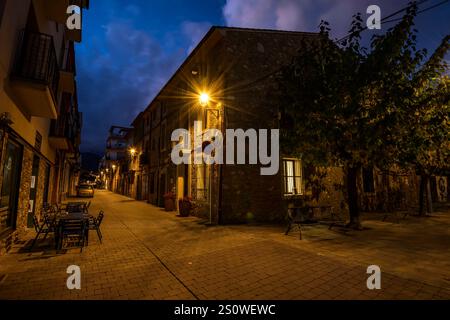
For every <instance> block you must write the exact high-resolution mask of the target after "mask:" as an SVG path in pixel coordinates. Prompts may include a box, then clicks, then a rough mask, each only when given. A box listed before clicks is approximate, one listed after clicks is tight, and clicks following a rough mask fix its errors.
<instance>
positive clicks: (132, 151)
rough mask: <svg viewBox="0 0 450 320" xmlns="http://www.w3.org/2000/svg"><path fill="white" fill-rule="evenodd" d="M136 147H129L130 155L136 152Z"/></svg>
mask: <svg viewBox="0 0 450 320" xmlns="http://www.w3.org/2000/svg"><path fill="white" fill-rule="evenodd" d="M136 152H137V151H136V149H134V148H131V149H130V154H131V155H132V156H134V155H135V154H136Z"/></svg>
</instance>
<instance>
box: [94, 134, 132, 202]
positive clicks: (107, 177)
mask: <svg viewBox="0 0 450 320" xmlns="http://www.w3.org/2000/svg"><path fill="white" fill-rule="evenodd" d="M132 144H133V129H132V128H127V127H120V126H112V127H111V128H110V130H109V135H108V138H107V141H106V151H105V156H104V158H103V159H102V161H101V162H100V168H99V169H100V175H101V178H102V180H103V185H104V186H105V188H106V189H107V190H110V191H113V192H116V193H120V194H123V195H127V196H130V197H131V196H133V195H134V194H133V184H134V181H130V179H129V177H130V176H131V168H130V164H129V160H130V157H129V151H130V150H129V149H130V146H131V145H132ZM133 180H134V178H133ZM131 182H133V183H131Z"/></svg>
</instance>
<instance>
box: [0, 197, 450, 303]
mask: <svg viewBox="0 0 450 320" xmlns="http://www.w3.org/2000/svg"><path fill="white" fill-rule="evenodd" d="M100 209H102V210H104V211H105V219H104V222H103V225H102V233H103V244H100V243H99V242H98V239H97V235H96V234H95V232H92V233H91V235H90V243H89V247H87V248H85V249H84V250H83V252H82V253H80V250H70V251H68V252H67V253H66V254H57V253H56V252H55V251H51V250H47V249H45V248H46V247H45V246H44V245H45V244H44V243H43V244H41V245H42V246H41V247H39V248H38V249H36V250H34V251H33V253H29V252H27V251H26V250H25V249H24V246H25V244H26V243H28V242H29V240H30V239H32V237H33V236H34V233H33V232H30V234H29V237H28V238H27V239H21V240H23V242H24V243H21V244H18V245H16V246H15V247H14V248H13V250H12V252H10V253H9V254H8V255H6V256H2V257H0V279H1V278H2V277H1V275H5V276H6V277H3V280H1V282H0V299H42V300H48V299H58V300H60V299H64V300H65V299H68V300H71V299H77V300H78V299H93V300H98V299H119V300H122V299H166V300H167V299H170V300H178V299H183V300H190V299H243V300H252V299H270V300H278V299H283V300H284V299H338V300H341V299H343V300H346V299H450V290H448V288H447V287H446V286H445V285H440V283H439V282H437V283H435V282H433V281H428V279H427V278H426V277H424V278H423V279H421V278H419V279H417V278H415V280H411V277H410V276H409V274H407V273H406V275H407V276H405V277H403V276H401V275H402V273H401V272H398V271H399V270H396V268H395V265H393V267H392V268H391V269H392V270H389V269H387V270H386V269H382V271H383V273H382V289H381V290H375V291H370V290H368V289H367V287H366V281H367V277H368V275H367V274H366V269H367V267H368V266H369V264H367V263H370V262H369V261H360V260H358V259H351V258H350V257H348V256H349V254H348V251H349V250H347V251H346V250H344V249H345V248H348V243H347V247H344V246H343V244H342V243H343V242H342V241H337V242H336V241H335V240H336V239H335V240H334V242H333V240H331V241H314V239H315V238H314V237H316V238H317V237H318V236H317V235H315V234H314V232H313V231H312V232H310V233H308V232H309V231H307V233H306V238H307V240H305V241H299V240H298V239H297V238H296V237H295V236H289V237H285V236H283V235H282V229H281V228H275V227H269V228H265V227H258V226H251V227H247V226H242V227H239V226H224V227H206V226H205V225H204V224H203V223H202V221H201V220H199V219H197V218H193V217H190V218H178V217H176V216H175V214H174V213H167V212H164V211H162V210H161V209H159V208H155V207H153V206H151V205H148V204H146V203H143V202H138V201H134V200H131V199H129V198H126V197H123V196H119V195H116V194H113V193H110V192H106V191H98V192H97V193H96V197H95V199H94V200H93V203H92V205H91V212H92V213H94V212H98V211H99V210H100ZM308 235H309V236H308ZM308 237H309V238H310V239H312V240H313V241H310V240H308ZM339 239H340V238H339ZM316 240H317V239H316ZM373 241H375V240H373ZM328 242H330V243H328ZM336 243H338V244H339V246H337V245H336ZM356 247H357V248H358V250H359V247H358V246H356ZM334 250H336V252H337V254H333V251H334ZM344 253H345V254H344ZM363 258H364V259H362V260H370V257H366V256H363ZM442 259H444V260H445V259H448V252H442ZM366 262H367V263H366ZM444 262H445V261H444ZM447 262H448V260H447ZM445 263H446V262H445ZM70 265H78V266H80V268H81V282H82V283H81V285H82V288H81V290H73V291H71V290H68V289H67V287H66V280H67V277H68V276H69V275H68V274H66V269H67V267H68V266H70ZM444 265H445V264H444ZM391 271H392V272H391Z"/></svg>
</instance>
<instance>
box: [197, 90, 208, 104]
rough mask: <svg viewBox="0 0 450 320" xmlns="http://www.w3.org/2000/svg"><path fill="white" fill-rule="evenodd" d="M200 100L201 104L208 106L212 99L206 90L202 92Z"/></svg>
mask: <svg viewBox="0 0 450 320" xmlns="http://www.w3.org/2000/svg"><path fill="white" fill-rule="evenodd" d="M199 100H200V105H201V106H203V107H204V106H207V105H208V103H209V100H210V97H209V94H207V93H206V92H203V93H201V94H200V97H199Z"/></svg>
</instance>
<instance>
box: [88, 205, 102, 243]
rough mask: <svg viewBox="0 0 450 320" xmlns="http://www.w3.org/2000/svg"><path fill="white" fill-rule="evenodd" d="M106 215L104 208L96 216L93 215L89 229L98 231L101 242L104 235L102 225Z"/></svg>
mask: <svg viewBox="0 0 450 320" xmlns="http://www.w3.org/2000/svg"><path fill="white" fill-rule="evenodd" d="M104 216H105V213H104V212H103V210H101V211H100V212H99V214H98V216H97V217H96V218H95V217H92V216H91V217H90V219H89V230H95V231H97V236H98V239H99V240H100V243H102V239H103V235H102V232H101V230H100V226H101V224H102V221H103V218H104Z"/></svg>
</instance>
